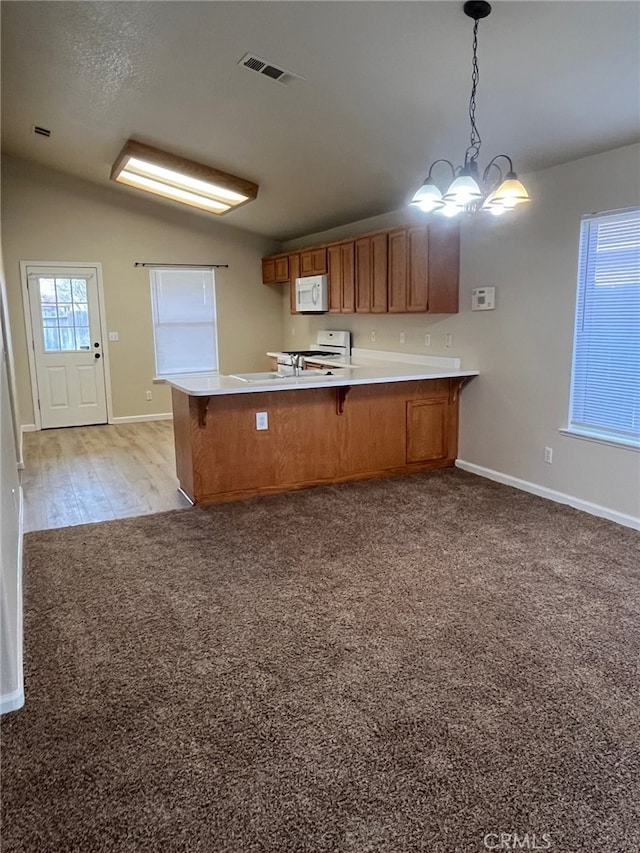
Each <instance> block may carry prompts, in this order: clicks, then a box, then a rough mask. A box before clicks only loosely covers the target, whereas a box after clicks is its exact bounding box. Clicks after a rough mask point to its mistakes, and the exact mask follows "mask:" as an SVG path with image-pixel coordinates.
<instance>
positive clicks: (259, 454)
mask: <svg viewBox="0 0 640 853" xmlns="http://www.w3.org/2000/svg"><path fill="white" fill-rule="evenodd" d="M463 382H464V377H455V378H448V379H426V380H425V379H423V380H418V381H406V382H404V381H403V382H388V383H379V384H371V385H366V384H365V385H338V386H337V385H332V386H330V387H329V386H327V387H322V388H301V389H296V390H279V391H271V392H269V393H246V394H228V395H225V394H218V395H212V396H202V395H200V396H192V395H190V394H187V393H184V392H183V391H180V390H178V389H177V388H175V387H174V388H172V393H173V416H174V431H175V443H176V464H177V474H178V479H179V481H180V486H181V488H182V490H183V491H184V492H185V494H186V495H188V496H189V498H190V499H191V500H192V501H193V502H194V503H196V504H200V503H211V502H216V501H233V500H241V499H242V498H247V497H250V496H252V495H264V494H273V493H276V492H285V491H290V490H293V489H302V488H306V487H308V486H316V485H326V484H328V483H341V482H346V481H348V480H361V479H368V478H373V477H386V476H392V475H397V474H411V473H415V472H416V471H426V470H429V469H432V468H446V467H450V466H452V465H453V464H454V462H455V459H456V455H457V449H458V394H459V391H460V387H461V385H462V383H463ZM258 412H266V413H267V416H268V429H266V430H257V429H256V414H257V413H258Z"/></svg>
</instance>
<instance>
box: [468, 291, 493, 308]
mask: <svg viewBox="0 0 640 853" xmlns="http://www.w3.org/2000/svg"><path fill="white" fill-rule="evenodd" d="M495 307H496V289H495V287H474V289H473V290H472V291H471V310H472V311H493V309H494V308H495Z"/></svg>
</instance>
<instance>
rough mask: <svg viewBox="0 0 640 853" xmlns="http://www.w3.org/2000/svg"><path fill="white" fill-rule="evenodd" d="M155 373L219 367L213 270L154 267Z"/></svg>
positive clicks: (152, 295)
mask: <svg viewBox="0 0 640 853" xmlns="http://www.w3.org/2000/svg"><path fill="white" fill-rule="evenodd" d="M151 302H152V310H153V336H154V343H155V353H156V375H157V376H168V375H171V374H176V373H201V372H205V371H206V372H209V371H216V370H217V369H218V343H217V331H216V305H215V287H214V278H213V270H195V269H153V270H151Z"/></svg>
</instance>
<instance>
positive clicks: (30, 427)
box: [20, 424, 37, 432]
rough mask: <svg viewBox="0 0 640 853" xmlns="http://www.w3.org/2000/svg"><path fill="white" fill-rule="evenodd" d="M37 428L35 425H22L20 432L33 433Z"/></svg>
mask: <svg viewBox="0 0 640 853" xmlns="http://www.w3.org/2000/svg"><path fill="white" fill-rule="evenodd" d="M36 430H37V427H36V425H35V424H22V426H21V427H20V431H21V432H35V431H36Z"/></svg>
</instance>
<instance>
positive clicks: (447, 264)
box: [427, 223, 460, 314]
mask: <svg viewBox="0 0 640 853" xmlns="http://www.w3.org/2000/svg"><path fill="white" fill-rule="evenodd" d="M428 278H429V306H428V309H427V310H428V311H429V313H430V314H457V313H458V292H459V284H460V228H459V226H452V224H451V223H443V224H440V223H438V224H432V225H430V226H429V270H428Z"/></svg>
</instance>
